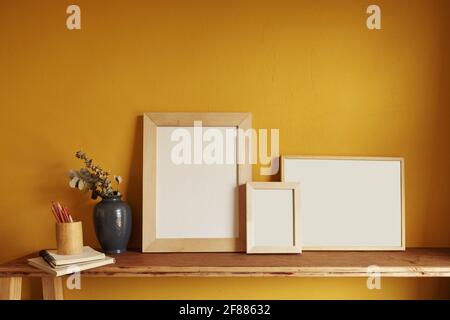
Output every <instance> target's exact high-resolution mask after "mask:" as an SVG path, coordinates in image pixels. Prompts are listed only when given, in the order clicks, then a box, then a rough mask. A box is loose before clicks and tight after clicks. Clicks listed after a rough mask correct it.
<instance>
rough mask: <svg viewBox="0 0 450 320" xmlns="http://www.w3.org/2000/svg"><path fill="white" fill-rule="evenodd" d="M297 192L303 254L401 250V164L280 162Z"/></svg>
mask: <svg viewBox="0 0 450 320" xmlns="http://www.w3.org/2000/svg"><path fill="white" fill-rule="evenodd" d="M282 181H286V182H298V183H299V184H300V188H301V194H300V211H301V212H302V226H301V228H302V229H301V232H302V243H303V249H304V250H404V248H405V240H404V237H405V232H404V223H405V221H404V220H405V219H404V184H403V159H400V158H349V157H338V158H332V157H301V156H284V157H282Z"/></svg>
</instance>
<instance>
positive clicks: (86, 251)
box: [47, 246, 105, 266]
mask: <svg viewBox="0 0 450 320" xmlns="http://www.w3.org/2000/svg"><path fill="white" fill-rule="evenodd" d="M47 252H48V254H49V255H50V256H51V257H52V258H53V259H52V263H54V264H55V265H56V266H65V265H68V264H74V263H82V262H88V261H94V260H101V259H104V258H105V254H104V253H102V252H98V251H96V250H94V249H92V248H91V247H88V246H85V247H83V252H81V253H80V254H70V255H62V254H57V252H56V250H47Z"/></svg>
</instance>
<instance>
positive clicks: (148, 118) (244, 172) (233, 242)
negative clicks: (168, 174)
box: [142, 112, 252, 252]
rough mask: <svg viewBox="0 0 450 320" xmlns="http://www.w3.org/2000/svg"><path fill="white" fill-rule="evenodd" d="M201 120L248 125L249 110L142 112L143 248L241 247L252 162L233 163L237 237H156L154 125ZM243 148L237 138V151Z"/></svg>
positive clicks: (235, 249)
mask: <svg viewBox="0 0 450 320" xmlns="http://www.w3.org/2000/svg"><path fill="white" fill-rule="evenodd" d="M194 121H201V122H202V125H203V126H204V127H236V128H237V129H242V130H247V129H251V127H252V117H251V114H250V113H179V112H169V113H166V112H164V113H153V112H149V113H144V137H143V138H144V139H143V143H144V146H143V149H144V150H143V151H144V152H143V157H144V165H143V199H142V203H143V208H142V251H143V252H241V251H245V247H246V239H245V230H246V225H245V216H246V212H245V210H246V207H245V184H246V183H247V182H250V181H251V180H252V165H251V163H249V161H248V160H246V162H245V164H237V165H236V166H237V180H238V181H237V183H236V188H239V189H238V190H239V192H238V201H239V205H238V210H239V213H238V217H239V229H238V230H239V234H238V237H237V238H181V239H167V238H165V239H158V238H157V237H156V201H157V197H156V174H157V165H158V164H157V155H156V153H157V128H158V127H192V126H193V125H194ZM241 148H245V145H244V146H242V145H240V140H239V139H237V152H239V151H240V150H241Z"/></svg>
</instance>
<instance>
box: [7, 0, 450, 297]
mask: <svg viewBox="0 0 450 320" xmlns="http://www.w3.org/2000/svg"><path fill="white" fill-rule="evenodd" d="M372 2H373V3H377V4H379V5H380V6H381V9H382V27H383V30H381V31H369V30H368V29H367V28H366V26H365V20H366V17H367V15H366V14H365V10H366V8H367V6H368V4H370V3H372ZM71 3H77V4H79V5H80V6H81V9H82V30H81V31H68V30H67V29H66V27H65V19H66V13H65V10H66V7H67V5H69V4H71ZM449 32H450V2H449V1H447V0H441V1H429V0H414V1H412V0H408V1H406V0H405V1H387V0H386V1H384V0H377V1H360V0H352V1H350V0H342V1H334V0H329V1H318V0H314V1H312V0H311V1H299V0H297V1H275V0H273V1H262V0H261V1H256V0H255V1H245V0H242V1H235V0H223V1H207V0H205V1H187V0H186V1H181V0H179V1H175V0H172V1H163V0H161V1H125V0H122V1H111V0H109V1H81V0H76V1H61V0H58V1H57V0H55V1H48V0H41V1H31V0H30V1H23V0H1V2H0V41H1V50H0V90H1V93H0V107H1V118H0V135H1V137H2V138H1V157H0V170H1V174H0V177H1V183H0V203H1V210H0V221H1V222H0V243H1V247H0V262H3V261H6V260H8V259H12V258H14V257H18V256H21V255H24V254H27V253H30V252H32V251H36V250H39V249H42V248H45V247H51V246H54V231H53V227H54V226H53V220H52V216H51V213H50V210H49V203H50V201H51V200H59V201H61V202H63V203H66V204H68V205H69V206H70V207H71V208H73V211H74V212H75V215H76V216H78V217H80V218H81V219H82V221H83V223H84V226H85V242H86V243H87V244H89V245H91V246H98V243H97V240H96V239H95V235H94V232H93V227H92V223H91V214H92V207H93V205H94V202H93V201H91V200H90V199H89V197H88V195H87V194H82V193H79V192H77V191H76V190H71V189H69V188H68V186H67V177H66V172H67V170H68V169H69V168H78V167H79V165H80V163H79V162H78V161H77V160H76V159H75V158H74V157H73V153H74V152H75V151H76V150H78V149H83V150H84V151H86V152H87V153H88V154H89V155H90V156H91V157H93V158H94V159H95V160H97V161H98V162H100V164H102V165H103V166H104V167H105V168H108V169H110V170H112V171H113V172H115V173H117V174H121V175H122V176H123V177H124V178H125V179H126V180H125V185H124V187H123V191H124V193H125V195H126V198H127V199H128V201H129V202H130V203H131V205H132V207H133V209H134V219H135V226H134V234H133V237H132V243H131V245H132V246H139V244H140V238H141V235H140V232H139V230H140V229H141V228H140V215H141V210H140V208H141V201H142V199H141V167H142V160H141V156H142V152H141V148H142V134H141V130H142V124H141V118H140V114H142V112H144V111H250V112H252V113H253V115H254V126H255V127H256V128H280V130H281V137H280V139H281V140H280V147H281V151H282V153H285V154H316V155H373V156H402V157H405V159H406V194H407V201H406V208H407V213H406V218H407V221H406V230H407V231H406V232H407V234H406V238H407V245H408V246H440V247H445V246H447V247H449V246H450V233H449V232H448V231H449V224H450V210H449V209H450V208H449V203H450V201H449V181H450V146H449V142H448V138H449V137H450V127H449V126H448V121H449V119H450V117H449V116H450V115H449V107H450V106H449V102H450V96H449V85H450V66H449V56H450V48H449V42H450V38H449V37H450V33H449ZM256 169H257V168H255V170H254V175H255V178H256V179H264V177H259V176H258V171H257V170H256ZM82 286H83V289H82V290H81V291H67V290H66V292H65V294H66V296H67V297H68V298H288V299H291V298H367V299H371V298H393V299H396V298H450V290H449V288H450V282H449V281H448V279H419V280H418V279H383V280H382V290H379V291H374V290H372V291H369V290H367V289H366V288H365V279H326V278H325V279H276V278H273V279H204V278H203V279H170V278H168V279H161V278H159V279H114V280H112V279H83V282H82ZM24 297H26V298H39V297H40V292H39V282H38V281H36V280H33V281H26V286H25V290H24Z"/></svg>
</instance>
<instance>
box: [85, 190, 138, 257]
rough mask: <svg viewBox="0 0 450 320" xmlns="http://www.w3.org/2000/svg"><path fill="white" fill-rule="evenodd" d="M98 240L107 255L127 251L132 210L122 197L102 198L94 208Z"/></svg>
mask: <svg viewBox="0 0 450 320" xmlns="http://www.w3.org/2000/svg"><path fill="white" fill-rule="evenodd" d="M94 226H95V233H96V235H97V239H98V241H99V242H100V245H101V246H102V249H103V250H104V251H105V252H106V253H122V252H125V251H127V245H128V240H130V235H131V208H130V206H129V205H128V203H126V202H125V201H122V196H111V197H107V198H102V201H100V202H99V203H97V204H96V205H95V207H94Z"/></svg>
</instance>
